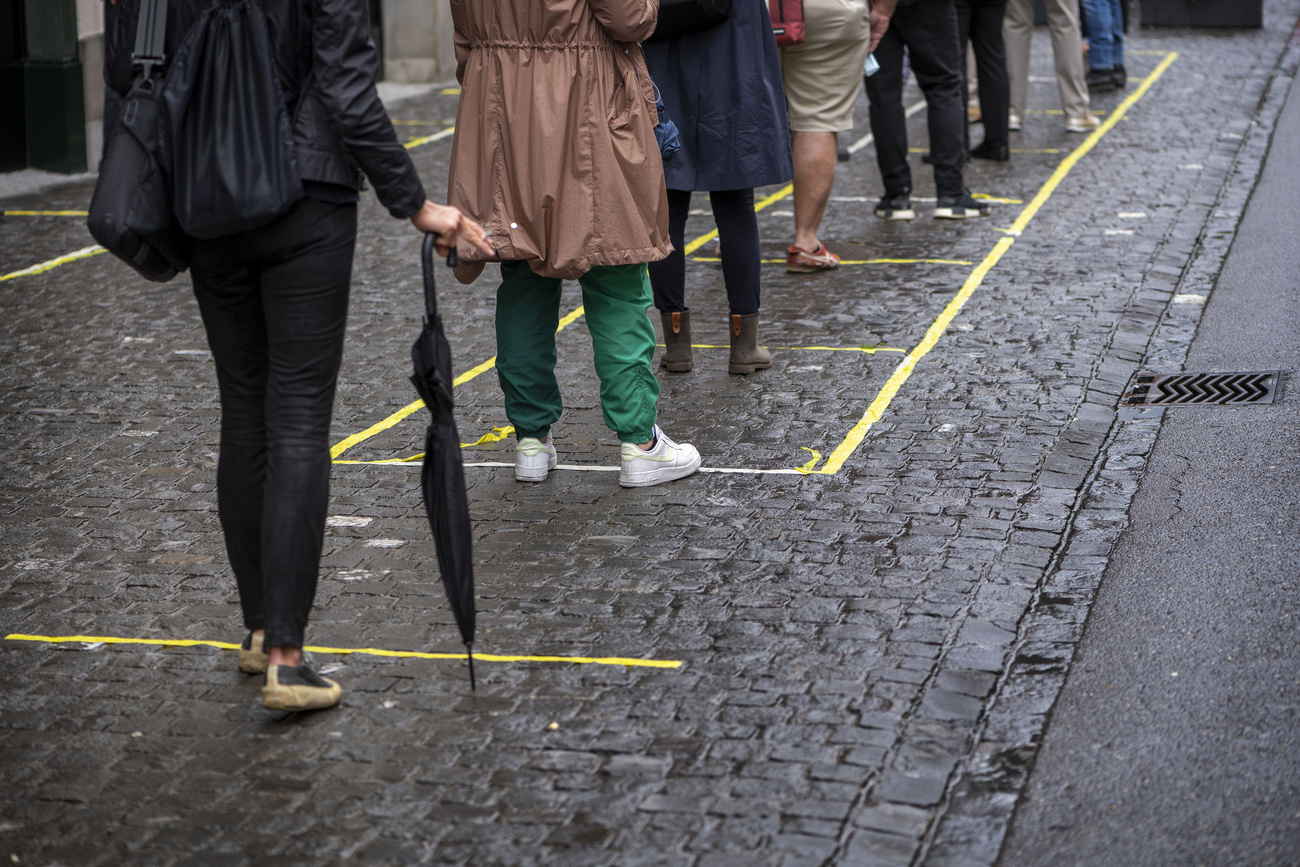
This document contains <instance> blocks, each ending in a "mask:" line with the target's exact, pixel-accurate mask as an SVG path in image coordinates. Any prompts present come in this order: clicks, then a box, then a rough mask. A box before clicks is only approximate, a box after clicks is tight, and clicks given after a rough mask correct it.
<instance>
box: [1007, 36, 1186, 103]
mask: <svg viewBox="0 0 1300 867" xmlns="http://www.w3.org/2000/svg"><path fill="white" fill-rule="evenodd" d="M1126 53H1128V54H1140V53H1141V52H1139V51H1129V52H1126ZM1154 53H1155V54H1165V53H1166V52H1164V51H1156V52H1154ZM1092 113H1093V114H1095V115H1097V117H1105V116H1106V109H1104V108H1094V109H1093V110H1092ZM1025 114H1065V112H1064V111H1063V110H1061V109H1059V108H1030V109H1026V110H1025Z"/></svg>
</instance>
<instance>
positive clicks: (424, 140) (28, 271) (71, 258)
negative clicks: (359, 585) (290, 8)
mask: <svg viewBox="0 0 1300 867" xmlns="http://www.w3.org/2000/svg"><path fill="white" fill-rule="evenodd" d="M455 131H456V128H455V127H454V126H452V127H448V128H447V129H444V130H439V131H438V132H436V133H434V134H433V135H426V136H422V137H420V138H415V139H411V140H410V141H408V142H407V143H406V144H405V145H403V147H405V148H407V149H408V150H409V149H411V148H417V147H419V146H420V145H422V144H428V143H429V142H434V141H438V140H440V139H444V138H446V137H447V136H449V135H451V134H452V133H454V132H455ZM88 213H89V212H87V211H5V212H4V214H5V216H6V217H7V216H11V215H13V216H51V217H74V216H75V217H84V216H87V215H88ZM105 252H107V251H106V250H105V249H104V248H103V247H100V246H99V245H95V246H94V247H84V248H82V249H80V250H77V251H75V252H72V253H69V254H67V255H66V256H60V257H59V258H57V259H51V260H50V261H48V262H42V263H40V264H39V265H33V266H32V267H30V268H24V269H23V270H21V271H14V272H13V273H12V274H5V275H4V276H0V282H3V281H5V280H13V279H14V278H15V277H29V276H31V275H33V274H44V273H45V272H46V271H50V270H52V269H54V268H57V267H59V266H60V265H66V264H68V263H69V262H75V261H77V260H78V259H87V258H89V257H91V256H98V255H99V254H100V253H105ZM418 408H419V406H417V407H416V409H418ZM414 411H415V410H412V411H411V412H414ZM409 414H410V413H407V415H409ZM403 418H405V416H403ZM377 432H378V431H376V433H377ZM336 448H337V447H336Z"/></svg>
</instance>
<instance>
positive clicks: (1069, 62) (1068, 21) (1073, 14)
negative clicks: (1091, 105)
mask: <svg viewBox="0 0 1300 867" xmlns="http://www.w3.org/2000/svg"><path fill="white" fill-rule="evenodd" d="M1043 5H1044V6H1045V7H1046V8H1047V27H1048V29H1049V30H1050V31H1051V33H1052V55H1053V57H1054V58H1055V60H1056V83H1057V85H1058V86H1059V87H1060V89H1061V108H1063V109H1064V110H1065V116H1066V117H1083V116H1084V115H1085V114H1087V113H1088V86H1087V84H1085V83H1084V80H1083V35H1082V34H1081V33H1080V32H1079V13H1078V3H1077V0H1043ZM1033 32H1034V4H1033V0H1007V13H1006V19H1005V21H1004V22H1003V25H1002V38H1003V41H1005V42H1006V45H1007V74H1008V75H1009V76H1010V78H1011V111H1012V112H1014V113H1015V114H1018V115H1020V116H1021V117H1024V115H1025V108H1026V105H1025V92H1026V91H1027V90H1028V88H1029V39H1030V37H1031V36H1032V35H1033Z"/></svg>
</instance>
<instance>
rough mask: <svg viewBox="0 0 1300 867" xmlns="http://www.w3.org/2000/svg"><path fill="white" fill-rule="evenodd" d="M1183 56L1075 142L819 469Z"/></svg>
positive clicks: (854, 443)
mask: <svg viewBox="0 0 1300 867" xmlns="http://www.w3.org/2000/svg"><path fill="white" fill-rule="evenodd" d="M1177 59H1178V52H1176V51H1171V52H1169V53H1167V54H1166V55H1165V58H1164V60H1162V61H1161V62H1160V63H1159V64H1157V65H1156V68H1155V69H1154V70H1152V71H1151V74H1150V75H1148V76H1147V77H1146V78H1144V79H1143V80H1142V83H1141V84H1139V85H1138V87H1137V88H1136V89H1135V90H1134V91H1133V92H1132V93H1131V94H1129V95H1128V97H1126V98H1125V99H1124V101H1123V102H1121V103H1120V104H1119V105H1118V106H1117V107H1116V108H1115V110H1114V111H1112V112H1111V114H1110V117H1108V118H1107V119H1106V120H1105V121H1103V122H1102V124H1101V126H1099V127H1098V128H1097V129H1095V130H1093V131H1092V132H1091V133H1090V134H1089V135H1088V137H1087V138H1086V139H1084V140H1083V143H1082V144H1080V145H1079V146H1078V147H1077V148H1075V149H1074V150H1073V151H1072V152H1071V153H1070V155H1069V156H1067V157H1066V158H1065V159H1063V160H1061V163H1060V165H1058V166H1057V167H1056V170H1055V171H1054V172H1052V174H1051V176H1050V177H1049V178H1048V179H1047V181H1046V182H1045V183H1044V184H1043V185H1042V187H1040V188H1039V190H1038V193H1037V194H1036V195H1035V196H1034V198H1033V199H1031V200H1030V202H1029V204H1028V205H1026V206H1025V207H1024V209H1023V210H1022V211H1021V212H1020V215H1019V216H1018V217H1016V220H1015V222H1014V223H1012V224H1011V228H1010V229H1009V230H1008V233H1009V235H1010V237H1006V238H1002V239H1001V240H999V241H998V242H997V243H996V244H994V245H993V249H992V250H991V251H990V252H989V254H988V255H987V256H985V257H984V261H982V262H980V263H979V265H977V266H976V267H975V270H973V271H971V273H970V276H968V277H967V278H966V282H965V283H963V284H962V287H961V290H960V291H959V292H958V293H957V295H956V296H955V297H954V298H953V299H952V300H951V301H950V302H948V305H947V306H946V307H945V308H944V310H943V312H942V313H940V314H939V318H938V319H936V320H935V321H934V322H933V323H932V324H931V325H930V327H929V328H928V329H926V332H925V336H924V337H923V338H922V339H921V342H920V343H918V344H917V345H916V347H915V348H914V349H913V350H912V351H911V352H909V353H908V354H907V355H906V356H904V357H903V360H902V361H900V362H899V364H898V367H897V368H896V369H895V370H894V372H893V374H892V375H891V376H890V377H889V379H888V380H887V381H886V382H885V385H884V387H883V388H881V389H880V392H879V393H878V394H877V395H876V397H875V399H874V400H873V401H872V402H871V405H870V406H869V407H867V411H866V413H864V414H863V416H862V419H861V420H860V421H859V422H858V423H857V424H856V425H854V426H853V429H852V430H850V431H849V433H848V436H846V437H845V438H844V440H843V441H842V442H841V443H840V444H839V445H838V446H837V447H836V448H835V450H834V451H833V452H831V454H830V457H828V458H827V459H826V464H825V466H823V467H822V468H821V469H819V470H813V472H815V473H821V474H824V475H833V474H835V473H837V472H839V470H840V468H841V467H843V466H844V462H845V461H846V460H848V459H849V456H851V455H852V454H853V452H854V451H856V450H857V448H858V446H859V445H861V444H862V441H863V440H864V439H866V436H867V431H869V430H870V429H871V426H872V425H873V424H875V423H876V422H878V421H880V419H881V417H882V416H883V415H884V413H885V410H887V409H888V408H889V404H890V403H891V402H892V401H893V399H894V396H895V395H897V394H898V390H899V389H900V388H902V386H903V383H905V382H907V380H908V378H909V377H910V376H911V375H912V371H913V370H914V369H915V368H916V365H917V363H918V362H919V361H920V360H921V359H922V358H923V357H925V355H926V353H928V352H929V351H930V350H931V349H933V348H934V347H935V345H936V344H937V343H938V342H939V339H940V338H941V337H943V334H944V332H945V331H946V330H947V328H948V325H949V324H950V323H951V322H952V320H953V318H954V317H955V316H956V315H957V314H958V313H959V312H961V309H962V307H964V306H965V304H966V301H967V300H969V299H970V297H971V295H973V294H975V290H976V289H978V288H979V287H980V284H981V283H983V282H984V277H985V276H986V275H987V274H988V272H989V271H990V270H991V269H992V268H993V266H995V265H996V264H997V263H998V261H999V260H1000V259H1001V258H1002V256H1003V255H1004V254H1005V253H1006V252H1007V250H1009V249H1010V248H1011V245H1012V244H1014V243H1015V238H1016V237H1017V236H1019V235H1020V234H1021V233H1022V232H1023V231H1024V229H1025V227H1026V226H1027V225H1029V221H1030V220H1032V219H1033V218H1034V216H1035V215H1036V214H1037V213H1038V211H1039V210H1040V209H1041V208H1042V207H1043V205H1044V204H1045V203H1046V202H1047V200H1048V199H1049V198H1050V197H1051V195H1052V193H1054V192H1055V191H1056V188H1057V187H1059V186H1060V184H1061V181H1063V180H1064V179H1065V177H1066V175H1068V174H1069V173H1070V170H1071V169H1073V168H1074V166H1075V165H1076V164H1077V163H1078V162H1079V160H1080V159H1082V158H1083V157H1084V156H1086V155H1087V154H1088V152H1089V151H1091V150H1092V149H1093V148H1094V147H1096V145H1097V142H1099V141H1101V139H1102V137H1103V136H1104V135H1106V133H1108V132H1110V131H1111V130H1112V129H1114V128H1115V124H1117V123H1119V121H1120V119H1121V118H1122V117H1123V116H1124V114H1125V113H1126V112H1127V111H1128V110H1129V109H1130V108H1131V107H1132V106H1133V105H1134V104H1135V103H1136V102H1137V101H1138V100H1139V99H1141V98H1142V97H1143V96H1145V95H1146V93H1147V91H1148V90H1150V89H1151V87H1152V85H1154V84H1155V82H1156V81H1157V79H1159V78H1160V76H1162V75H1164V73H1165V71H1166V70H1167V69H1169V67H1170V65H1172V64H1173V62H1174V61H1175V60H1177Z"/></svg>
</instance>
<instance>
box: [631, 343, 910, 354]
mask: <svg viewBox="0 0 1300 867" xmlns="http://www.w3.org/2000/svg"><path fill="white" fill-rule="evenodd" d="M656 345H658V346H663V344H662V343H659V344H656ZM691 348H692V349H730V348H731V347H730V346H718V345H714V344H711V343H692V344H691ZM771 348H772V349H779V350H783V351H807V352H865V353H866V354H868V355H874V354H875V353H877V352H906V351H907V350H906V349H895V348H893V347H891V346H773V347H771Z"/></svg>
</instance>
